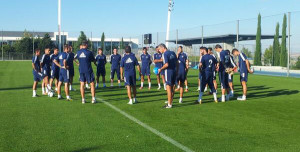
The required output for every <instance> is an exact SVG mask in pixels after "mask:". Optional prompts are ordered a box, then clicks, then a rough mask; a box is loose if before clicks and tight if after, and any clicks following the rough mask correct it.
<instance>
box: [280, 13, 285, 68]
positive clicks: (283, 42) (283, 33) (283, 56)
mask: <svg viewBox="0 0 300 152" xmlns="http://www.w3.org/2000/svg"><path fill="white" fill-rule="evenodd" d="M286 27H287V23H286V14H284V16H283V23H282V38H281V52H280V66H282V67H286V66H287V49H286Z"/></svg>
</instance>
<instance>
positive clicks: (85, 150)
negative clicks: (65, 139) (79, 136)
mask: <svg viewBox="0 0 300 152" xmlns="http://www.w3.org/2000/svg"><path fill="white" fill-rule="evenodd" d="M95 150H97V151H99V150H100V146H94V147H88V148H81V149H78V150H73V151H71V152H89V151H95Z"/></svg>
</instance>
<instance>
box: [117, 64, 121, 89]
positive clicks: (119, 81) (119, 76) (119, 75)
mask: <svg viewBox="0 0 300 152" xmlns="http://www.w3.org/2000/svg"><path fill="white" fill-rule="evenodd" d="M116 71H117V78H118V86H119V88H120V87H121V74H120V68H118V69H117V70H116Z"/></svg>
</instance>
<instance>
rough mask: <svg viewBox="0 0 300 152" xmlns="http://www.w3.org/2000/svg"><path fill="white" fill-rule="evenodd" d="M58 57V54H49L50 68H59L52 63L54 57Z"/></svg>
mask: <svg viewBox="0 0 300 152" xmlns="http://www.w3.org/2000/svg"><path fill="white" fill-rule="evenodd" d="M57 57H58V54H51V55H50V61H51V69H52V70H56V69H59V67H58V66H57V65H56V64H55V63H54V59H56V58H57Z"/></svg>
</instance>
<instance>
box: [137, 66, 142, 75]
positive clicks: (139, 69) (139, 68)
mask: <svg viewBox="0 0 300 152" xmlns="http://www.w3.org/2000/svg"><path fill="white" fill-rule="evenodd" d="M136 68H137V70H138V71H139V74H140V75H141V74H142V72H141V66H140V65H139V64H138V65H137V66H136Z"/></svg>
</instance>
